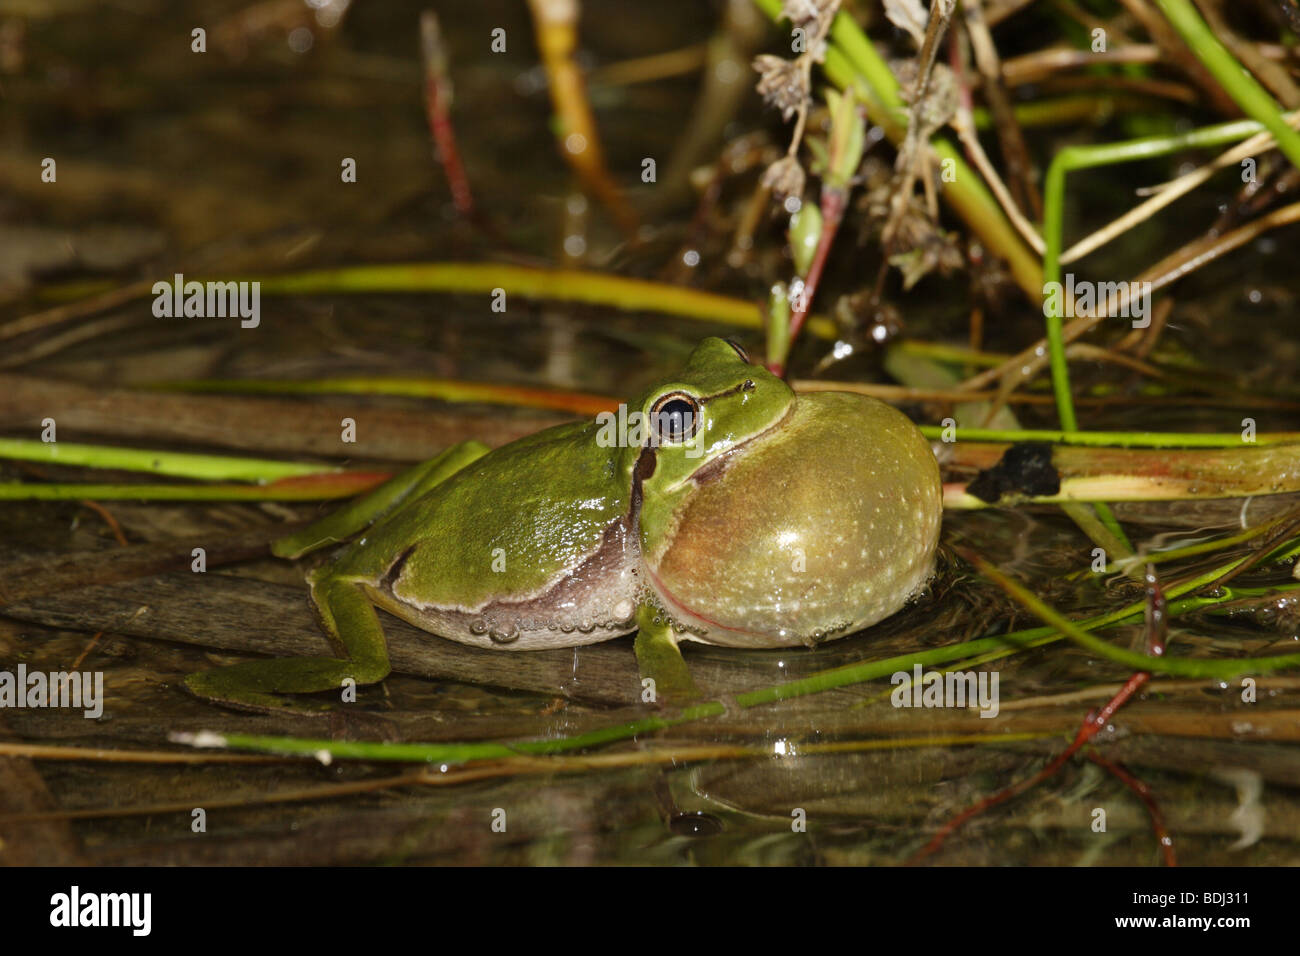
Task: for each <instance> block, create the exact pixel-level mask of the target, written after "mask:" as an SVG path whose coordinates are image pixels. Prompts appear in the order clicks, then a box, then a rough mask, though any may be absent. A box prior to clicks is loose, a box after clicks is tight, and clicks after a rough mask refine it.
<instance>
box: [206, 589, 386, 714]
mask: <svg viewBox="0 0 1300 956" xmlns="http://www.w3.org/2000/svg"><path fill="white" fill-rule="evenodd" d="M311 595H312V600H313V601H315V602H316V610H317V612H318V614H319V616H320V620H321V624H322V625H323V626H324V627H325V630H326V632H327V633H328V634H329V636H330V638H331V639H332V640H333V642H334V644H335V646H336V647H339V648H341V649H342V651H343V652H344V656H340V657H292V658H283V659H280V660H269V661H246V662H244V663H242V664H232V665H231V666H229V667H220V668H217V669H216V670H210V671H203V672H202V673H199V674H191V675H190V676H189V677H187V678H185V688H186V689H187V690H188V691H190V693H192V694H194V695H196V696H198V697H202V698H203V699H204V700H210V701H212V702H213V703H217V704H222V705H225V706H228V707H233V708H235V709H237V710H251V711H255V712H257V713H272V714H285V713H288V714H295V715H299V716H304V715H305V716H313V715H315V716H323V715H327V714H328V712H329V706H328V705H326V704H321V703H316V702H312V701H291V700H288V699H286V698H284V697H282V696H280V695H281V694H312V693H319V692H321V691H335V692H339V691H342V689H343V688H344V687H345V686H348V684H347V682H348V681H352V684H353V685H355V686H360V685H362V684H374V683H377V682H378V681H381V680H383V679H384V678H385V677H387V676H388V672H389V669H390V668H389V663H388V645H387V642H386V641H385V640H384V632H383V629H382V628H381V627H380V625H379V617H378V615H377V614H376V613H375V609H374V606H373V605H372V604H371V603H370V599H369V598H368V597H367V596H366V594H365V592H364V591H362V590H361V587H360V586H359V585H358V584H356V583H355V582H352V581H349V580H347V579H344V578H335V577H331V576H330V575H329V574H320V575H318V576H314V577H313V578H312V579H311Z"/></svg>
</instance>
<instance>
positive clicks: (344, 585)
mask: <svg viewBox="0 0 1300 956" xmlns="http://www.w3.org/2000/svg"><path fill="white" fill-rule="evenodd" d="M487 451H488V448H487V446H486V445H483V444H480V443H479V442H461V443H460V444H457V445H454V446H452V447H451V448H448V449H447V450H446V451H444V452H442V453H441V454H440V455H438V456H437V457H435V458H431V459H430V460H429V461H427V462H423V463H422V464H419V465H415V466H414V467H412V468H408V469H406V470H405V471H403V472H401V473H400V474H398V475H396V476H395V477H394V478H392V479H390V480H389V481H387V482H385V483H384V484H382V485H380V486H379V487H378V488H376V489H375V490H374V491H372V492H370V493H369V494H368V495H365V496H364V497H362V498H359V499H357V500H356V501H354V502H351V503H349V504H347V505H344V506H343V507H342V508H340V509H339V510H337V511H335V512H333V513H331V514H329V515H327V516H326V517H324V518H322V519H321V520H320V521H317V522H315V523H314V524H312V525H310V526H308V527H307V528H305V529H303V530H302V531H299V532H297V533H296V534H293V535H289V536H288V537H285V538H281V539H280V540H279V541H277V542H276V543H275V545H274V546H273V547H272V551H273V552H274V553H275V554H276V555H279V556H280V557H287V558H296V557H298V556H300V555H303V554H306V553H307V552H310V551H315V550H318V549H319V548H322V547H325V546H326V545H329V544H334V543H337V542H340V541H344V540H346V539H347V538H349V537H351V536H352V535H354V534H356V533H357V532H359V531H361V530H362V529H364V528H366V527H368V526H369V525H371V524H373V523H374V522H375V521H377V520H378V519H379V518H381V517H383V516H384V515H386V514H389V513H390V512H393V511H395V510H398V509H400V508H401V507H402V506H403V505H405V504H406V503H407V502H410V501H413V500H415V499H416V498H419V497H420V496H421V495H423V494H424V493H425V492H427V491H429V490H430V489H432V488H434V487H435V486H437V485H439V484H441V483H442V482H443V481H446V480H447V478H449V477H450V476H451V475H453V474H455V473H456V472H458V471H460V469H462V468H464V467H465V466H466V465H468V464H470V463H471V462H473V461H475V460H477V459H478V458H481V457H482V456H483V455H485V454H487ZM307 580H308V582H309V583H310V585H311V597H312V601H313V603H314V604H315V606H316V612H317V616H318V617H319V619H320V622H321V625H322V626H323V628H324V630H325V633H326V634H328V635H329V638H330V640H331V642H332V643H333V644H334V646H335V649H336V650H337V651H338V653H339V656H338V657H296V658H285V659H283V660H270V661H249V662H247V663H243V664H233V665H231V666H229V667H222V668H218V669H216V670H211V671H204V672H203V673H199V674H191V675H190V676H189V677H187V678H186V679H185V687H186V688H187V689H188V690H189V691H191V692H192V693H194V694H195V695H197V696H199V697H202V698H204V699H206V700H211V701H213V702H215V703H220V704H226V705H229V706H232V707H237V708H239V709H241V710H256V711H261V712H271V713H274V712H283V711H290V712H294V713H321V712H322V711H324V710H325V709H326V708H324V707H321V706H311V705H309V704H302V703H292V702H290V701H288V700H286V699H285V698H283V697H280V696H278V695H280V694H310V693H315V692H319V691H327V690H338V689H340V688H341V687H342V686H343V682H344V681H345V680H347V679H349V678H350V679H351V680H353V681H354V682H355V683H356V684H373V683H376V682H377V681H381V680H383V679H384V678H385V677H387V676H388V672H389V664H388V644H387V641H386V640H385V639H384V632H383V629H382V628H381V627H380V624H379V617H378V615H377V614H376V612H375V608H374V605H373V604H371V602H370V598H369V597H368V596H367V594H366V593H365V591H364V590H363V589H362V585H361V584H360V582H358V581H357V580H354V579H351V578H349V577H347V576H346V575H338V574H335V573H333V569H332V566H331V565H328V564H327V565H324V566H322V567H321V568H318V569H317V570H316V571H314V572H312V573H311V575H309V576H308V579H307Z"/></svg>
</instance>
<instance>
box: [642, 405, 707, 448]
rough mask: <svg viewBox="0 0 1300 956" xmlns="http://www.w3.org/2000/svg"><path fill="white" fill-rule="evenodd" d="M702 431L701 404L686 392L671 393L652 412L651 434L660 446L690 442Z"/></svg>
mask: <svg viewBox="0 0 1300 956" xmlns="http://www.w3.org/2000/svg"><path fill="white" fill-rule="evenodd" d="M699 429H700V403H699V402H698V401H696V399H695V397H694V396H692V395H687V394H686V393H685V392H669V393H668V394H667V395H664V396H662V397H661V398H660V399H659V400H658V401H657V402H655V404H654V408H653V409H651V411H650V433H651V435H652V436H653V437H654V439H655V440H656V441H657V442H658V443H660V444H666V445H679V444H681V443H682V442H685V441H690V440H691V439H692V438H694V437H695V433H696V432H697V431H699Z"/></svg>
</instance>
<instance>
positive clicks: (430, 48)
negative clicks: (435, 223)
mask: <svg viewBox="0 0 1300 956" xmlns="http://www.w3.org/2000/svg"><path fill="white" fill-rule="evenodd" d="M420 33H421V44H422V47H423V54H424V109H425V115H426V117H427V118H428V121H429V131H430V132H431V133H432V134H433V141H434V143H435V144H436V145H437V147H438V159H439V161H440V162H441V163H442V168H443V171H444V172H445V173H446V174H447V185H448V186H449V187H450V188H451V201H452V202H453V203H455V205H456V211H457V212H459V213H460V214H461V215H462V216H464V217H465V218H467V219H469V218H473V215H474V197H473V195H472V194H471V193H470V189H469V179H468V177H466V175H465V166H464V164H463V163H462V162H461V161H460V151H459V150H458V149H457V148H456V132H455V130H454V129H453V128H452V125H451V80H450V78H449V77H448V75H447V57H446V54H445V53H444V52H443V48H442V37H441V32H440V31H439V28H438V21H437V19H436V18H435V17H434V16H433V14H432V13H428V14H426V15H425V16H424V17H423V18H422V19H421V21H420Z"/></svg>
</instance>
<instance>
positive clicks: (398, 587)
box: [185, 337, 942, 711]
mask: <svg viewBox="0 0 1300 956" xmlns="http://www.w3.org/2000/svg"><path fill="white" fill-rule="evenodd" d="M941 515H942V493H941V484H940V477H939V469H938V464H937V462H936V459H935V456H934V454H933V452H932V451H931V448H930V446H929V443H928V442H927V441H926V439H925V438H924V437H923V436H922V435H921V433H920V431H919V430H918V429H917V427H916V426H915V425H914V424H913V423H912V421H911V420H910V419H909V418H908V417H907V416H906V415H904V414H903V413H902V412H900V411H898V410H897V409H895V408H893V407H892V406H890V405H888V404H885V403H884V402H881V401H879V400H877V399H874V398H871V397H868V396H865V395H862V394H858V393H852V392H836V391H812V392H806V393H802V394H796V393H795V392H794V391H793V390H792V388H791V387H790V386H789V385H788V384H787V383H786V382H785V381H784V380H783V379H781V378H780V377H778V376H776V375H774V374H773V373H772V372H770V371H768V370H767V369H766V368H765V367H763V366H762V365H761V364H758V363H755V362H753V361H751V360H750V358H749V356H748V355H747V353H746V352H745V350H744V349H743V348H742V347H741V346H740V345H738V344H737V343H735V342H733V341H731V340H728V339H722V338H716V337H710V338H706V339H704V340H703V341H702V342H701V343H699V344H698V345H697V346H696V347H695V348H694V350H693V351H692V352H691V353H690V356H689V358H688V359H687V361H686V363H685V366H684V367H683V368H682V369H681V370H680V371H679V372H677V373H676V374H675V375H673V376H671V377H668V378H666V379H664V380H661V381H658V382H656V383H655V384H653V385H651V386H650V387H649V388H647V389H645V390H644V391H643V393H642V394H641V395H640V396H639V397H638V398H636V399H635V400H634V401H632V402H630V403H627V404H625V405H624V406H622V407H621V408H620V409H619V411H618V413H617V414H615V413H612V412H606V413H602V414H601V415H599V416H597V417H596V418H595V419H594V420H593V419H588V420H585V421H576V422H569V423H565V424H560V425H556V426H554V427H551V428H548V429H545V430H543V431H540V432H537V433H535V434H532V435H528V436H526V437H523V438H520V439H518V440H515V441H513V442H510V443H507V444H505V445H502V446H500V447H498V448H495V449H489V448H488V447H487V446H485V445H483V444H481V443H479V442H475V441H467V442H463V443H461V444H458V445H454V446H452V447H450V448H448V449H446V450H444V451H443V452H442V453H440V454H439V455H437V456H435V457H434V458H432V459H430V460H429V461H426V462H424V463H422V464H419V465H415V466H413V467H411V468H408V469H406V470H405V471H402V472H400V473H398V474H397V475H396V476H395V477H393V478H392V479H390V480H389V481H387V482H386V483H384V484H382V485H381V486H379V487H378V488H376V489H375V490H373V491H371V492H370V493H368V494H366V495H365V496H363V497H360V498H358V499H356V500H354V501H352V502H350V503H348V504H345V505H344V506H342V507H341V508H339V509H338V510H337V511H335V512H333V513H332V514H329V515H327V516H325V517H324V518H322V519H320V520H318V521H316V522H315V523H313V524H310V525H309V526H308V527H306V528H304V529H302V530H300V531H297V532H295V533H293V534H290V535H288V536H285V537H283V538H281V539H279V540H277V541H276V542H275V543H274V544H273V545H272V548H271V550H272V553H273V554H275V555H276V556H278V557H281V558H284V559H288V560H297V559H299V558H302V557H304V556H306V555H308V554H311V553H313V552H318V551H322V550H324V549H327V548H331V547H335V548H336V550H335V552H334V553H332V554H331V556H330V557H329V558H328V559H327V560H325V561H324V562H323V563H321V564H319V565H318V566H317V567H315V568H314V569H313V570H311V571H310V572H309V573H308V574H307V583H308V586H309V590H310V595H311V601H312V603H313V605H314V607H315V610H316V612H317V617H318V618H319V621H320V623H321V626H322V628H323V629H324V631H325V632H326V634H327V635H328V637H329V638H330V640H331V642H332V644H333V645H334V647H335V649H336V652H337V656H330V657H326V656H319V657H300V658H283V659H272V660H259V661H250V662H244V663H239V664H233V665H229V666H226V667H221V668H216V669H213V670H208V671H204V672H200V673H195V674H191V675H190V676H189V677H187V678H186V679H185V686H186V688H187V689H188V690H189V691H191V692H192V693H194V694H196V695H197V696H199V697H201V698H205V699H208V700H211V701H214V702H216V703H220V704H225V705H228V706H232V707H237V708H241V709H252V710H263V711H275V710H285V709H288V710H303V709H304V708H303V707H302V706H300V705H299V704H295V703H294V698H293V697H292V696H291V695H301V694H310V693H315V692H321V691H329V690H337V689H339V688H340V687H343V686H347V684H348V682H351V683H352V686H354V687H355V686H356V685H365V684H373V683H376V682H379V681H382V680H383V679H384V678H385V677H386V676H387V675H388V673H389V670H390V665H389V658H388V650H387V642H386V639H385V637H384V632H383V626H382V624H381V620H380V617H379V613H378V612H379V611H383V612H386V613H388V614H391V615H393V616H395V617H397V618H399V619H401V620H404V621H406V622H407V623H409V624H411V625H414V626H415V627H417V628H419V629H420V630H422V631H425V632H428V633H430V634H431V635H434V636H435V637H437V638H441V639H449V640H452V641H456V642H459V643H461V644H466V645H470V646H473V647H477V648H482V649H485V650H491V651H503V652H506V651H517V652H527V651H534V650H545V649H554V648H568V647H579V646H583V645H587V644H593V643H596V642H599V641H606V640H610V639H613V638H617V637H620V636H623V635H626V634H629V633H632V632H636V633H637V637H636V639H635V645H634V649H635V653H636V656H637V660H638V662H639V664H640V667H641V671H642V673H643V674H646V673H647V672H652V673H657V674H659V675H660V676H661V678H662V680H663V682H664V684H665V685H666V686H668V687H671V688H673V695H674V696H677V697H682V698H686V697H690V696H692V695H694V694H696V693H697V692H696V691H695V689H694V685H693V683H692V682H691V681H690V677H689V671H688V670H686V669H685V665H684V663H683V660H682V657H681V654H680V645H681V643H682V642H699V643H703V644H712V645H718V646H724V647H732V648H749V649H762V648H789V647H797V646H809V647H815V646H817V645H819V644H821V643H822V642H824V641H828V640H834V639H837V638H841V637H844V636H847V635H849V634H853V633H856V632H858V631H861V630H863V629H865V628H868V627H870V626H871V625H873V624H876V623H878V622H880V621H882V620H884V619H885V618H887V617H890V616H891V615H893V614H895V613H897V612H898V611H899V610H901V609H902V608H903V607H904V606H905V605H906V604H908V603H909V602H910V601H912V600H913V599H914V598H916V597H917V596H918V595H919V594H920V593H921V592H922V591H923V590H924V589H925V587H926V586H927V584H928V582H929V580H930V578H931V576H932V573H933V569H934V561H935V552H936V548H937V544H938V538H939V531H940V523H941ZM651 679H652V680H653V679H655V678H653V677H652V678H651ZM298 700H301V698H299V699H298ZM306 709H310V708H309V707H308V708H306Z"/></svg>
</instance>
